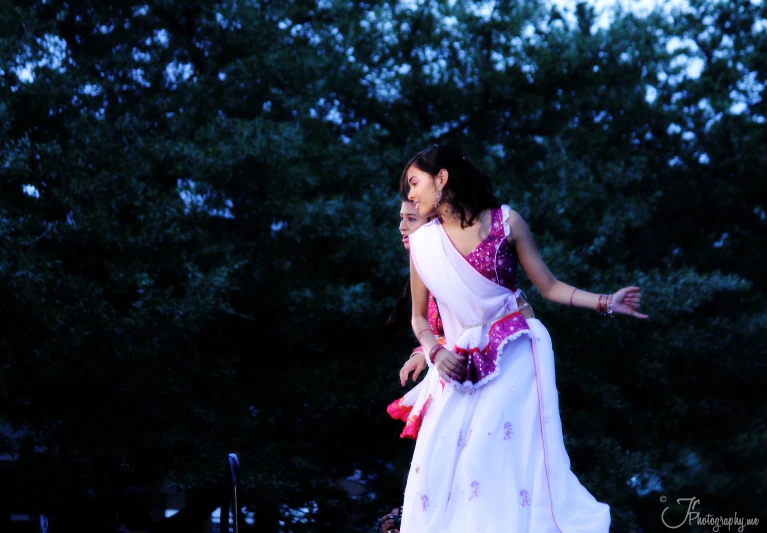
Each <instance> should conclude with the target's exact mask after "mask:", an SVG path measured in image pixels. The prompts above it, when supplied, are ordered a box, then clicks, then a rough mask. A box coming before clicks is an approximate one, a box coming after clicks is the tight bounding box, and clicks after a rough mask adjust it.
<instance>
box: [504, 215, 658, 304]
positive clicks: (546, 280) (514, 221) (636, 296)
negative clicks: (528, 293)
mask: <svg viewBox="0 0 767 533" xmlns="http://www.w3.org/2000/svg"><path fill="white" fill-rule="evenodd" d="M509 225H510V226H511V234H510V235H509V244H511V245H512V246H513V247H514V249H515V250H516V251H517V256H518V257H519V263H520V264H521V265H522V268H524V269H525V273H526V274H527V276H528V277H529V278H530V281H532V282H533V284H534V285H535V286H536V288H537V289H538V290H539V291H540V293H541V294H542V295H543V297H544V298H546V299H547V300H549V301H551V302H556V303H559V304H563V305H568V306H569V305H572V306H574V307H585V308H590V309H596V307H597V303H598V301H599V294H595V293H592V292H586V291H584V290H582V289H576V287H573V286H572V285H568V284H567V283H563V282H561V281H559V280H558V279H557V278H556V277H554V274H552V273H551V271H550V270H549V267H547V266H546V263H544V262H543V259H542V258H541V254H540V253H538V248H536V247H535V242H534V241H533V236H532V234H531V233H530V228H528V227H527V224H526V223H525V221H524V220H523V219H522V217H521V216H520V214H519V213H517V212H516V211H514V210H512V211H511V215H510V217H509ZM641 299H642V295H641V293H640V292H639V287H624V288H623V289H621V290H619V291H618V292H616V293H614V294H612V295H610V303H611V304H613V306H614V312H616V313H618V314H623V315H630V316H635V317H637V318H648V317H647V315H643V314H640V313H638V312H637V311H636V310H637V309H638V308H639V306H640V304H641Z"/></svg>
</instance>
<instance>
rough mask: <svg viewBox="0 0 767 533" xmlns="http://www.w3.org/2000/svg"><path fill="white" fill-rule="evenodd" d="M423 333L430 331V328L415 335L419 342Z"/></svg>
mask: <svg viewBox="0 0 767 533" xmlns="http://www.w3.org/2000/svg"><path fill="white" fill-rule="evenodd" d="M424 331H431V328H426V329H422V330H421V331H419V332H418V335H416V336H415V338H416V339H418V341H419V342H420V340H421V335H422V334H423V332H424Z"/></svg>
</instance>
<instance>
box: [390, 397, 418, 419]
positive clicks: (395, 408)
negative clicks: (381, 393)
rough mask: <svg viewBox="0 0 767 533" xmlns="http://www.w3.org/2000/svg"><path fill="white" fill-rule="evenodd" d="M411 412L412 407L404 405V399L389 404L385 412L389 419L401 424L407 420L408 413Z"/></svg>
mask: <svg viewBox="0 0 767 533" xmlns="http://www.w3.org/2000/svg"><path fill="white" fill-rule="evenodd" d="M412 410H413V406H412V405H405V399H404V398H400V399H399V400H397V401H394V402H392V403H390V404H389V407H387V408H386V412H387V413H389V416H390V417H392V418H393V419H394V420H401V421H403V422H407V419H408V417H409V416H410V411H412Z"/></svg>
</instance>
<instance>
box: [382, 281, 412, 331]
mask: <svg viewBox="0 0 767 533" xmlns="http://www.w3.org/2000/svg"><path fill="white" fill-rule="evenodd" d="M409 302H410V278H408V279H407V283H405V288H404V289H402V292H401V293H400V295H399V297H398V298H397V302H396V303H395V304H394V309H392V312H391V314H390V315H389V318H387V319H386V327H387V328H391V327H393V326H394V325H395V324H396V323H397V322H399V318H400V315H401V314H402V311H404V310H405V306H406V305H407V304H408V303H409Z"/></svg>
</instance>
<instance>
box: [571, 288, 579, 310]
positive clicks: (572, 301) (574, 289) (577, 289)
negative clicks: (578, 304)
mask: <svg viewBox="0 0 767 533" xmlns="http://www.w3.org/2000/svg"><path fill="white" fill-rule="evenodd" d="M577 290H578V289H573V293H572V294H571V295H570V307H572V306H573V296H574V295H575V291H577Z"/></svg>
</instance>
